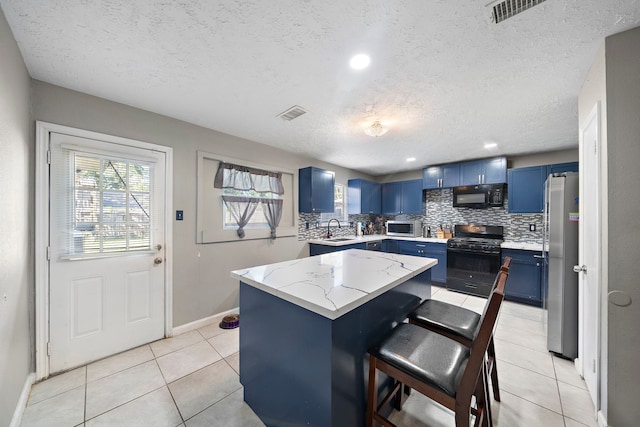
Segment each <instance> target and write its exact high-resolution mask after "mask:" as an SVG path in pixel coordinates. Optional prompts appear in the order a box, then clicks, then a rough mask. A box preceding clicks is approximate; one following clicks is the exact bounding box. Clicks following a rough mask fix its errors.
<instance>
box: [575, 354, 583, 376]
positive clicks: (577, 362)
mask: <svg viewBox="0 0 640 427" xmlns="http://www.w3.org/2000/svg"><path fill="white" fill-rule="evenodd" d="M573 364H574V366H575V368H576V371H578V374H579V375H580V378H582V379H584V372H583V371H582V359H580V358H579V357H578V358H577V359H576V360H574V361H573Z"/></svg>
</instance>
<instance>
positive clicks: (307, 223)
mask: <svg viewBox="0 0 640 427" xmlns="http://www.w3.org/2000/svg"><path fill="white" fill-rule="evenodd" d="M304 227H305V228H306V229H307V230H308V229H309V221H307V222H305V223H304Z"/></svg>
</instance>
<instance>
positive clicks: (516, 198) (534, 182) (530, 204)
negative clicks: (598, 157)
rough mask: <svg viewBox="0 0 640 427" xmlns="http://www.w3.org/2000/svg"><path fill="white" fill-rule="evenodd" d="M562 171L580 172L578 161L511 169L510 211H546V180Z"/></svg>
mask: <svg viewBox="0 0 640 427" xmlns="http://www.w3.org/2000/svg"><path fill="white" fill-rule="evenodd" d="M562 172H578V162H569V163H555V164H552V165H540V166H531V167H526V168H515V169H509V181H508V182H509V186H508V195H509V197H508V198H509V213H542V212H544V182H545V181H546V180H547V176H549V174H552V173H562Z"/></svg>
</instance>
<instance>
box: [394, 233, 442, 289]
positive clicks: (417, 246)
mask: <svg viewBox="0 0 640 427" xmlns="http://www.w3.org/2000/svg"><path fill="white" fill-rule="evenodd" d="M397 243H398V253H400V254H403V255H413V256H421V257H425V258H435V259H437V260H438V264H437V265H436V266H435V267H433V268H432V269H431V280H432V281H433V282H438V283H446V282H447V245H446V244H444V243H428V242H416V241H412V240H398V241H397Z"/></svg>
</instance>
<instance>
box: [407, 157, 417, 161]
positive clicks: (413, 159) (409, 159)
mask: <svg viewBox="0 0 640 427" xmlns="http://www.w3.org/2000/svg"><path fill="white" fill-rule="evenodd" d="M415 161H416V158H415V157H407V162H415Z"/></svg>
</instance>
